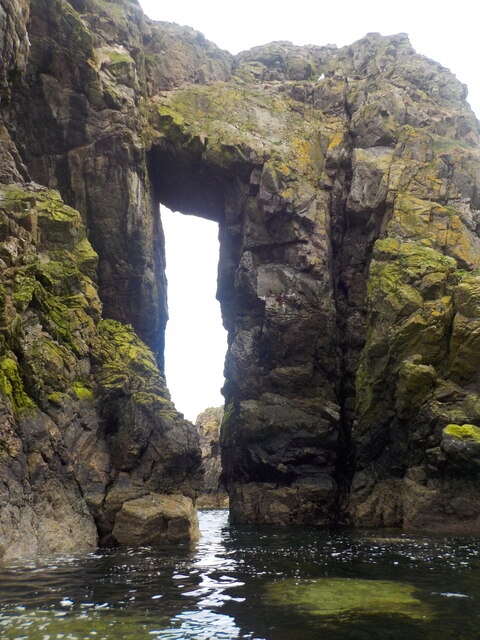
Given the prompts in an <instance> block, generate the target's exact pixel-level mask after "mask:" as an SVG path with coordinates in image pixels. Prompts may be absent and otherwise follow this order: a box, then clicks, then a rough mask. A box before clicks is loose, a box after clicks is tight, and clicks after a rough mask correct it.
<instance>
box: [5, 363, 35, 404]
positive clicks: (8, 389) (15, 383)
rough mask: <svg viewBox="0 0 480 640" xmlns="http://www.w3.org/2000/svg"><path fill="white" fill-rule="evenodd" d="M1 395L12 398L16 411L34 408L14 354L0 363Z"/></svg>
mask: <svg viewBox="0 0 480 640" xmlns="http://www.w3.org/2000/svg"><path fill="white" fill-rule="evenodd" d="M0 393H2V394H3V395H5V396H7V397H8V398H10V401H11V403H12V406H13V408H14V409H17V410H18V409H25V408H28V407H33V406H34V404H33V402H32V401H31V400H30V398H29V397H28V396H27V394H26V393H25V390H24V388H23V381H22V378H21V377H20V371H19V369H18V363H17V360H16V359H15V358H14V356H13V354H12V356H5V357H4V358H2V360H1V361H0Z"/></svg>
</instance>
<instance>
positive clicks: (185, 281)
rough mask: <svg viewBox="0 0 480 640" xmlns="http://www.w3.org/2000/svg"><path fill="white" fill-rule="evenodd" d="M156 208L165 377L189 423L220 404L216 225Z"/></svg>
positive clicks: (223, 342)
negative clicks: (161, 247) (164, 303)
mask: <svg viewBox="0 0 480 640" xmlns="http://www.w3.org/2000/svg"><path fill="white" fill-rule="evenodd" d="M160 210H161V218H162V226H163V230H164V234H165V253H166V276H167V283H168V315H169V321H168V322H167V328H166V332H165V376H166V380H167V384H168V387H169V389H170V393H171V394H172V399H173V401H174V402H175V405H176V407H177V409H178V410H179V411H181V412H182V413H184V414H185V416H186V418H188V419H189V420H190V421H192V422H195V420H196V418H197V416H198V415H199V414H200V413H201V412H203V411H204V410H205V409H207V408H208V407H220V406H222V407H223V396H222V395H221V393H220V390H221V388H222V387H223V384H224V376H223V368H224V361H225V354H226V351H227V339H226V332H225V329H224V328H223V325H222V319H221V313H220V306H219V304H218V301H217V300H216V289H217V271H218V255H219V241H218V224H216V223H215V222H213V221H210V220H206V219H202V218H200V217H196V216H188V215H182V214H180V213H173V212H172V211H170V210H169V209H166V208H165V207H161V208H160Z"/></svg>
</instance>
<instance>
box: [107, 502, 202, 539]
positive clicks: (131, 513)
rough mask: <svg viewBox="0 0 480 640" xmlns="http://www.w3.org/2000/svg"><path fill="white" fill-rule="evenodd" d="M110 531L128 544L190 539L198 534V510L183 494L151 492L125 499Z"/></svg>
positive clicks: (114, 536) (195, 537)
mask: <svg viewBox="0 0 480 640" xmlns="http://www.w3.org/2000/svg"><path fill="white" fill-rule="evenodd" d="M112 535H113V538H114V539H115V540H116V541H117V542H119V543H120V544H126V545H130V546H138V545H145V544H152V545H164V544H179V543H191V542H194V541H196V540H197V539H198V537H199V535H200V532H199V529H198V519H197V512H196V511H195V508H194V506H193V502H192V500H191V499H190V498H187V497H186V496H182V495H160V494H154V493H152V494H149V495H148V496H145V497H143V498H137V499H136V500H128V501H127V502H124V504H123V506H122V509H121V511H119V512H118V513H117V516H116V518H115V526H114V528H113V533H112Z"/></svg>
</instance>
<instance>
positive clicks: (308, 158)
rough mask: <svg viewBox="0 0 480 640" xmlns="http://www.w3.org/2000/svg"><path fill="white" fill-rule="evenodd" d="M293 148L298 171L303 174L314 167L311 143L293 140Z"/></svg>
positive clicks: (297, 139)
mask: <svg viewBox="0 0 480 640" xmlns="http://www.w3.org/2000/svg"><path fill="white" fill-rule="evenodd" d="M292 147H293V151H294V154H295V157H296V162H297V166H298V169H299V170H300V171H303V172H305V171H307V170H308V169H309V168H310V167H311V165H312V155H311V145H310V143H309V142H307V141H306V140H302V139H300V138H292Z"/></svg>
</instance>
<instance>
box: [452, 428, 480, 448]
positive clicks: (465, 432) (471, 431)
mask: <svg viewBox="0 0 480 640" xmlns="http://www.w3.org/2000/svg"><path fill="white" fill-rule="evenodd" d="M443 433H444V434H445V435H447V436H454V437H455V438H459V439H460V440H467V441H470V442H477V443H479V444H480V427H477V426H476V425H475V424H462V425H459V424H449V425H447V426H446V427H445V429H444V430H443Z"/></svg>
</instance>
